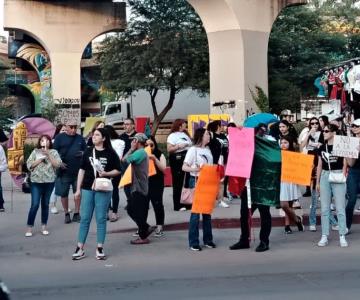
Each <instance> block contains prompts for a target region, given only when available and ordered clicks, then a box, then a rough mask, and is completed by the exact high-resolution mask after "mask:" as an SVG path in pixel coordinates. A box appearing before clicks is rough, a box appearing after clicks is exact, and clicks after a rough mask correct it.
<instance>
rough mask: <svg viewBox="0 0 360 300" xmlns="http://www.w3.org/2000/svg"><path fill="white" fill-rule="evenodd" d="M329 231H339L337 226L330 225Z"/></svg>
mask: <svg viewBox="0 0 360 300" xmlns="http://www.w3.org/2000/svg"><path fill="white" fill-rule="evenodd" d="M331 229H332V230H334V231H339V225H332V226H331Z"/></svg>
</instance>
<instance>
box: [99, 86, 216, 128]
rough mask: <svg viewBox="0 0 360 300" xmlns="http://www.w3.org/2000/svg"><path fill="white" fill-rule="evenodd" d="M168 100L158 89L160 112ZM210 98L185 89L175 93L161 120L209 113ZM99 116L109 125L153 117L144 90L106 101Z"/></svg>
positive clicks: (164, 93) (167, 120) (168, 120)
mask: <svg viewBox="0 0 360 300" xmlns="http://www.w3.org/2000/svg"><path fill="white" fill-rule="evenodd" d="M167 101H168V93H167V92H165V91H159V93H158V95H157V99H156V104H157V109H158V112H159V113H160V112H161V110H162V109H163V108H164V107H165V105H166V104H167ZM209 113H210V99H209V97H208V96H206V97H200V96H199V95H198V94H197V93H196V92H195V91H193V90H190V89H187V90H184V91H182V92H180V93H179V94H177V95H176V98H175V101H174V105H173V107H172V108H171V109H170V111H169V112H168V113H167V115H166V116H165V119H164V120H163V122H172V121H173V120H175V119H179V118H180V119H185V120H187V116H188V115H193V114H209ZM101 116H102V117H103V118H104V119H105V123H106V124H109V125H113V126H116V125H121V124H122V123H123V122H124V120H125V119H126V118H129V117H134V118H135V117H138V116H148V117H150V119H151V120H152V119H153V111H152V107H151V103H150V96H149V94H148V93H147V92H146V91H139V92H137V93H135V94H133V95H132V97H129V98H126V99H125V98H123V99H119V100H118V101H114V102H106V103H104V104H103V107H102V114H101Z"/></svg>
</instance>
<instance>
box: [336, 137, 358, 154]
mask: <svg viewBox="0 0 360 300" xmlns="http://www.w3.org/2000/svg"><path fill="white" fill-rule="evenodd" d="M359 145H360V139H359V138H356V137H350V136H341V135H335V136H334V146H333V151H332V154H333V155H336V156H340V157H349V158H358V157H359V149H358V147H359Z"/></svg>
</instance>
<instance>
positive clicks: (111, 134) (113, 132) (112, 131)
mask: <svg viewBox="0 0 360 300" xmlns="http://www.w3.org/2000/svg"><path fill="white" fill-rule="evenodd" d="M104 129H105V130H106V131H107V132H108V134H109V137H110V139H111V140H116V139H118V138H119V135H118V134H117V132H116V130H115V128H114V127H112V126H111V125H105V127H104Z"/></svg>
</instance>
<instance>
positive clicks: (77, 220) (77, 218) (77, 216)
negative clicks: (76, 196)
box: [72, 213, 80, 223]
mask: <svg viewBox="0 0 360 300" xmlns="http://www.w3.org/2000/svg"><path fill="white" fill-rule="evenodd" d="M72 221H73V222H78V223H80V214H79V213H74V215H73V218H72Z"/></svg>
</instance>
